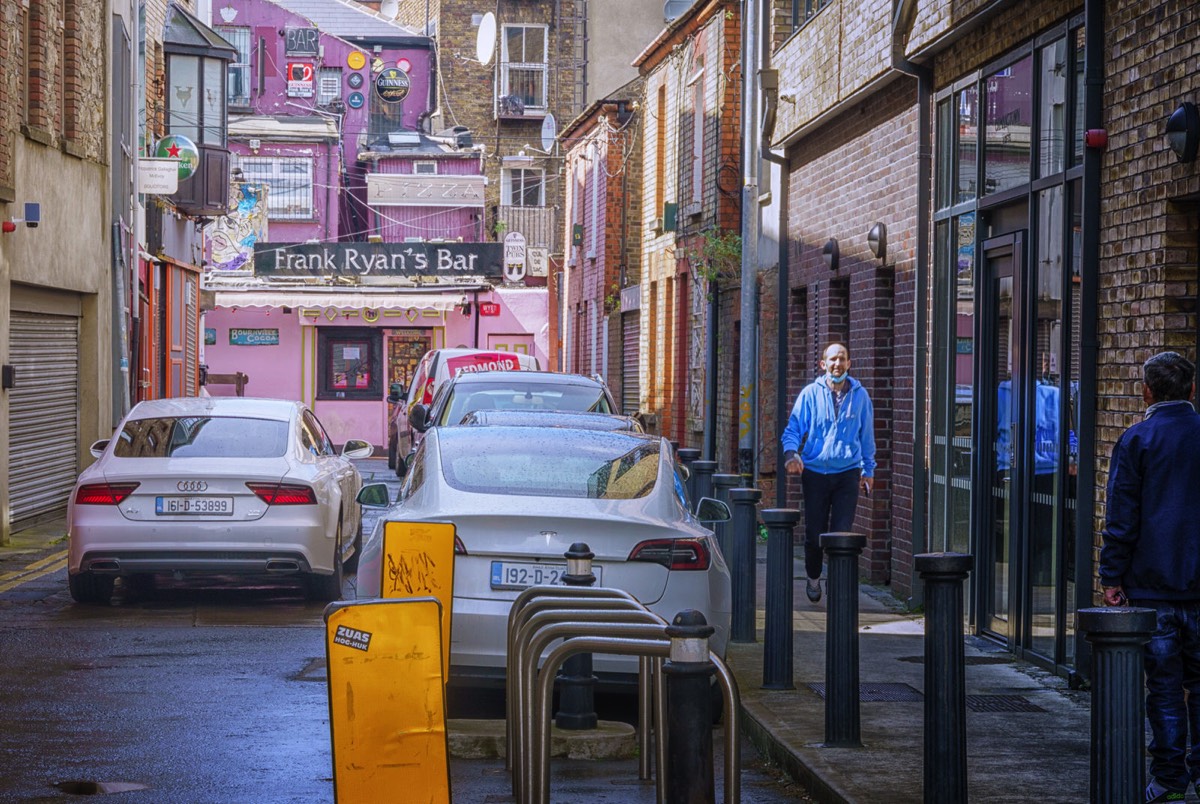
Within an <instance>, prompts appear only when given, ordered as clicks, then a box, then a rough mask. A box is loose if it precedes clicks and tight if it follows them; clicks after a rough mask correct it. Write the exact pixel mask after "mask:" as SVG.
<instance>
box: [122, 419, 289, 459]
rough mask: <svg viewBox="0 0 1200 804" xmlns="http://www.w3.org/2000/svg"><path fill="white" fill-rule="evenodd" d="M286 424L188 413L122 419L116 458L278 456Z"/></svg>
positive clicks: (285, 446) (284, 443)
mask: <svg viewBox="0 0 1200 804" xmlns="http://www.w3.org/2000/svg"><path fill="white" fill-rule="evenodd" d="M287 439H288V423H287V422H284V421H279V420H278V419H249V418H237V417H229V416H188V417H162V418H154V419H134V420H132V421H128V422H125V426H124V427H123V428H121V433H120V435H119V436H117V442H116V445H115V446H114V447H113V455H114V456H115V457H118V458H277V457H279V456H280V455H283V454H284V451H285V450H286V449H287Z"/></svg>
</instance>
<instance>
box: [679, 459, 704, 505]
mask: <svg viewBox="0 0 1200 804" xmlns="http://www.w3.org/2000/svg"><path fill="white" fill-rule="evenodd" d="M675 456H676V457H677V458H679V462H680V463H681V464H683V465H684V466H685V467H687V480H686V481H685V482H684V485H685V486H687V492H688V499H689V500H691V501H692V505H693V506H695V505H696V500H697V499H698V498H697V497H696V471H695V470H694V469H693V468H692V464H694V463H695V462H696V460H697V459H698V458H699V457H700V450H698V449H694V448H692V447H680V448H679V449H677V450H675Z"/></svg>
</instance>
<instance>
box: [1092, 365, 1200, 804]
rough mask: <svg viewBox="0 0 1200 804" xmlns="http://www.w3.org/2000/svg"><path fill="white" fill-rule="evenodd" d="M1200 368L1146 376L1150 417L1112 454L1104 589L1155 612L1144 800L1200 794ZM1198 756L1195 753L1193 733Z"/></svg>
mask: <svg viewBox="0 0 1200 804" xmlns="http://www.w3.org/2000/svg"><path fill="white" fill-rule="evenodd" d="M1195 378H1196V369H1195V366H1193V365H1192V364H1191V362H1190V361H1188V360H1187V358H1185V357H1183V356H1181V355H1179V354H1176V353H1175V352H1161V353H1159V354H1156V355H1155V356H1154V357H1152V358H1150V359H1149V360H1147V361H1146V363H1145V365H1144V366H1143V367H1142V398H1143V399H1144V400H1145V402H1146V405H1147V406H1148V407H1147V408H1146V413H1145V416H1144V417H1143V419H1142V421H1140V422H1138V423H1137V424H1135V425H1133V426H1132V427H1130V428H1129V429H1128V430H1126V431H1125V432H1124V433H1123V434H1122V435H1121V437H1120V438H1119V439H1117V444H1116V446H1115V447H1113V455H1112V464H1111V465H1110V467H1109V475H1108V501H1107V513H1106V516H1105V524H1104V534H1103V539H1104V544H1103V547H1102V548H1101V550H1100V585H1101V586H1102V587H1103V589H1104V602H1105V603H1106V604H1107V605H1109V606H1125V605H1130V604H1132V605H1134V606H1143V607H1145V608H1150V609H1154V610H1155V612H1156V613H1157V618H1158V622H1157V625H1156V627H1155V631H1154V634H1153V635H1152V636H1151V637H1150V641H1149V642H1148V643H1147V644H1146V647H1145V659H1144V660H1145V670H1146V718H1147V720H1149V722H1150V733H1151V736H1150V782H1149V784H1148V785H1147V786H1146V795H1145V800H1146V801H1147V802H1158V801H1183V800H1184V796H1185V795H1186V791H1187V788H1188V785H1189V784H1194V785H1196V787H1197V793H1200V745H1198V743H1200V414H1197V413H1196V409H1195V408H1194V407H1192V403H1191V402H1190V401H1189V400H1190V399H1191V398H1192V396H1193V394H1194V393H1195V390H1196V384H1195ZM1189 731H1190V732H1191V744H1192V747H1191V751H1190V752H1189V751H1188V732H1189Z"/></svg>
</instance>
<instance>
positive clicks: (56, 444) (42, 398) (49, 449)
mask: <svg viewBox="0 0 1200 804" xmlns="http://www.w3.org/2000/svg"><path fill="white" fill-rule="evenodd" d="M9 348H10V357H11V360H12V363H13V366H15V372H16V377H15V380H16V382H15V386H14V387H13V389H12V390H11V391H10V392H9V419H8V428H9V433H8V434H9V440H8V443H9V445H10V449H9V464H8V466H9V469H8V490H9V502H10V505H11V507H12V520H13V523H14V524H15V523H19V522H20V521H22V520H27V519H32V518H34V517H37V516H40V515H42V514H46V513H50V512H53V511H55V510H57V509H60V508H63V507H64V506H66V504H67V498H68V497H69V496H70V494H71V489H72V487H73V486H74V485H75V477H76V472H77V467H78V466H79V448H78V443H79V319H78V318H74V317H71V316H60V315H42V314H39V313H23V312H15V311H14V312H13V314H12V322H11V324H10V341H9Z"/></svg>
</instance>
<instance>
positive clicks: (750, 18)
mask: <svg viewBox="0 0 1200 804" xmlns="http://www.w3.org/2000/svg"><path fill="white" fill-rule="evenodd" d="M759 2H760V0H743V2H742V20H741V25H742V225H741V229H742V264H741V268H742V277H741V289H742V303H741V324H742V327H741V338H740V341H741V343H740V350H739V360H740V366H739V372H738V374H739V377H738V456H737V467H738V473H739V474H742V475H745V476H746V477H749V478H753V477H754V476H755V475H756V474H757V472H756V471H755V466H756V464H757V461H756V460H755V458H756V456H755V447H756V444H757V427H756V426H755V421H754V414H755V410H754V399H755V397H756V396H757V393H756V389H757V387H758V382H757V377H758V342H757V336H758V303H757V302H758V236H759V229H760V227H759V225H758V224H759V219H758V216H759V208H758V161H759V154H758V139H757V137H756V136H755V134H756V133H757V130H758V126H759V121H758V92H757V87H756V86H755V81H754V78H756V77H757V72H756V69H755V67H756V65H757V64H758V58H759V52H758V33H759V31H758V17H759V14H758V3H759Z"/></svg>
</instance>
